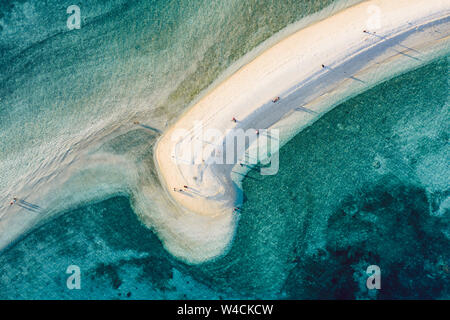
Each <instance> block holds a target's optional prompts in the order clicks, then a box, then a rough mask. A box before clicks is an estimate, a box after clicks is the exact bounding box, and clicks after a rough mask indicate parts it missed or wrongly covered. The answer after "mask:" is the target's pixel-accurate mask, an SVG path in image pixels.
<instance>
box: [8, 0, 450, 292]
mask: <svg viewBox="0 0 450 320" xmlns="http://www.w3.org/2000/svg"><path fill="white" fill-rule="evenodd" d="M353 2H356V1H331V0H330V1H329V0H314V1H287V0H286V1H272V0H264V1H260V0H259V1H237V0H236V1H233V0H229V1H212V0H198V1H191V0H189V1H188V0H185V1H176V0H172V1H169V0H164V1H126V0H115V1H80V2H79V3H78V4H79V5H80V7H81V14H82V28H81V29H80V30H73V31H67V29H66V27H65V26H66V19H67V16H68V15H67V14H66V8H67V7H68V6H69V5H71V4H73V3H72V2H71V1H68V0H67V1H66V0H62V1H61V0H48V1H26V0H18V1H12V0H7V1H2V2H1V3H0V53H1V54H0V203H2V205H1V206H0V226H1V222H2V219H3V218H4V217H3V213H4V212H6V211H2V210H3V209H5V208H6V207H5V204H6V206H8V202H9V200H10V198H11V197H12V195H17V194H19V195H20V196H26V195H27V196H30V197H33V196H35V195H36V194H39V193H41V196H44V193H45V192H44V191H47V193H46V194H45V196H46V199H47V200H48V201H52V202H51V203H52V205H54V206H55V207H56V208H67V207H69V209H68V210H65V211H61V212H54V215H53V216H52V218H53V220H51V221H49V222H48V223H46V224H44V225H42V226H40V227H39V228H38V229H36V230H34V231H33V232H31V233H28V234H26V235H24V237H23V238H21V239H19V240H18V241H16V242H15V243H13V244H12V245H11V246H10V247H8V248H7V249H4V250H3V251H1V252H0V298H2V299H14V298H20V299H36V298H44V299H77V298H93V299H99V298H104V299H139V298H145V299H184V298H187V299H201V298H203V299H205V298H208V299H209V298H211V299H220V298H292V299H308V298H401V297H405V298H418V297H419V298H443V297H444V298H446V297H447V298H448V297H449V281H448V280H449V279H448V277H449V274H448V268H449V250H450V246H449V243H448V242H449V236H450V232H449V213H448V207H449V204H448V195H449V194H448V187H449V186H448V181H449V179H448V177H449V168H448V163H449V161H448V160H449V159H448V154H449V153H448V132H449V130H448V129H449V128H448V123H449V121H448V120H449V119H448V117H449V112H448V107H449V102H448V92H449V90H448V71H449V65H448V57H447V58H442V59H440V60H437V61H435V62H434V63H432V64H430V65H428V66H425V67H423V68H421V69H418V70H416V71H413V72H410V73H408V74H405V75H403V76H400V77H398V78H396V79H393V80H390V81H388V82H386V83H384V84H381V85H379V86H377V87H376V88H373V89H371V90H369V91H368V92H366V93H364V94H362V95H360V96H358V97H355V98H353V99H351V100H349V101H347V102H346V103H344V104H342V105H341V106H339V107H338V108H336V109H335V110H334V111H332V112H330V113H329V114H327V115H326V116H324V117H323V118H322V119H321V120H319V121H318V122H317V123H315V124H314V125H313V126H312V127H310V128H309V129H307V130H305V131H303V132H302V133H300V134H299V135H298V136H297V137H296V138H295V139H293V140H292V141H291V142H289V143H288V144H287V145H286V146H285V147H284V148H283V149H282V150H281V154H280V160H281V168H280V172H279V173H278V174H277V175H275V176H266V177H262V176H260V175H258V174H256V173H250V176H249V178H247V179H246V180H245V181H244V189H245V196H246V202H245V204H244V207H243V210H242V217H241V220H240V223H239V226H238V230H237V235H236V239H235V241H234V243H233V246H232V248H231V250H230V252H229V253H228V254H227V255H226V256H224V257H222V258H220V259H218V260H216V261H214V262H209V263H205V264H202V265H199V266H189V265H186V264H184V263H182V262H180V261H178V260H176V259H174V258H173V257H172V256H170V254H169V253H167V251H166V250H164V248H163V246H162V244H161V242H160V241H159V239H158V238H157V237H156V235H155V233H153V232H152V231H151V230H149V229H148V228H147V227H146V226H144V225H143V224H142V223H141V221H140V219H139V218H142V217H139V218H138V217H137V215H136V213H135V212H133V210H132V208H131V206H130V201H131V203H132V202H133V201H132V200H133V199H132V197H130V196H129V194H130V192H129V190H128V189H127V187H122V186H121V187H120V188H117V189H114V188H113V189H112V190H111V189H108V186H105V185H104V183H102V182H103V180H101V178H102V177H106V176H111V175H113V174H114V173H115V172H116V171H120V170H123V168H122V167H115V166H114V165H115V164H114V163H113V161H112V160H111V163H110V162H108V165H110V166H111V168H109V167H108V166H106V165H105V166H104V167H103V166H101V165H100V168H94V169H92V168H91V167H90V168H89V170H90V171H87V172H83V171H80V172H81V173H80V174H79V176H87V177H91V178H92V180H94V182H93V183H94V184H95V188H96V189H95V190H94V191H95V193H96V195H97V200H98V199H101V201H97V203H96V204H92V203H91V202H90V201H88V200H86V199H84V198H83V197H82V196H79V195H78V193H77V192H74V190H79V189H80V188H81V189H83V188H85V187H86V188H87V186H85V185H84V184H83V183H85V182H86V180H81V181H82V182H83V183H81V184H80V182H77V181H78V180H77V177H78V176H77V175H76V174H74V176H75V179H73V180H71V179H68V178H67V176H64V175H62V177H63V178H61V179H60V178H59V174H61V173H64V172H67V171H68V172H72V171H71V170H73V171H74V172H78V171H77V170H81V169H80V167H83V165H84V164H85V163H84V162H82V161H81V160H79V159H82V154H91V153H95V152H97V151H98V150H100V151H101V152H104V153H105V154H107V155H108V156H109V157H111V158H114V159H116V158H115V157H122V156H123V157H125V158H126V159H127V160H128V161H130V162H132V163H133V164H135V165H136V166H140V168H143V169H142V171H140V175H141V179H144V178H145V179H146V180H145V183H146V184H147V185H152V186H155V190H156V189H158V188H159V185H158V181H157V179H156V177H155V172H154V166H153V162H152V145H153V143H154V141H155V139H156V138H157V137H158V134H159V133H158V132H159V131H163V130H164V129H165V128H166V127H167V126H168V125H169V124H170V123H172V122H173V121H174V120H175V118H176V117H177V116H178V115H179V114H180V112H182V111H183V110H184V109H185V108H186V107H187V106H188V105H189V103H191V102H192V100H193V99H195V98H196V97H197V96H198V95H199V94H200V93H201V92H202V90H205V89H206V88H208V86H210V85H211V84H212V83H213V81H215V80H216V79H217V78H218V77H220V75H221V74H222V72H224V71H225V70H226V69H227V68H228V67H230V66H232V65H233V64H234V63H236V61H238V60H239V59H241V58H242V56H243V55H245V54H246V53H247V52H249V51H251V50H252V49H253V48H255V47H256V46H258V45H259V44H261V43H262V42H263V41H264V40H266V39H268V38H269V37H271V36H272V35H273V34H274V33H276V32H277V31H279V30H281V29H283V28H284V27H286V26H287V25H288V24H289V23H292V22H295V21H298V20H299V19H301V18H303V17H306V16H309V15H311V14H313V13H315V12H317V11H319V10H320V9H322V8H324V7H326V6H327V5H331V6H330V7H329V9H328V10H327V11H326V12H324V13H322V14H321V15H320V17H325V16H327V15H329V14H330V13H331V12H333V11H336V10H338V9H340V8H343V7H345V6H348V5H350V4H351V3H353ZM136 119H139V120H140V121H141V122H142V123H143V124H144V125H145V126H143V127H138V128H133V130H129V128H128V127H127V129H125V130H124V131H121V129H120V128H121V127H125V126H126V125H128V124H130V123H132V122H133V121H134V120H136ZM149 128H150V130H149ZM83 152H84V153H83ZM130 159H131V160H130ZM77 161H80V162H77ZM130 167H131V166H130ZM75 169H77V170H75ZM119 169H120V170H119ZM142 172H144V173H145V174H142ZM128 173H129V175H130V176H132V175H133V174H134V173H135V172H134V171H133V170H131V169H130V170H129V172H128V171H127V172H125V173H124V175H125V177H124V179H123V180H127V179H129V177H128V176H127V175H126V174H128ZM142 176H144V178H142ZM64 179H67V181H68V182H64V183H63V182H60V181H65V180H64ZM130 181H131V178H130ZM133 182H134V181H133ZM140 182H141V183H142V181H140ZM130 184H131V183H130ZM48 186H55V187H54V188H53V189H47V187H48ZM119 191H120V192H119ZM155 192H156V191H155ZM36 197H37V196H36ZM55 199H56V200H55ZM58 199H63V201H62V202H63V203H58ZM35 200H36V201H37V203H38V204H39V205H41V206H44V205H43V204H42V203H41V202H42V201H43V199H40V198H39V197H37V198H36V199H35ZM86 202H88V203H86ZM44 203H45V202H44ZM52 208H53V207H50V208H47V209H49V210H50V209H52ZM61 210H62V209H61ZM56 211H57V210H56ZM23 214H24V216H23V217H24V218H28V217H30V216H32V214H33V213H31V212H25V213H23ZM6 231H7V230H6ZM71 264H76V265H78V266H80V268H81V270H82V289H81V290H73V291H70V290H68V289H67V288H66V279H67V276H68V275H67V274H66V273H65V270H66V268H67V266H68V265H71ZM369 264H377V265H379V266H380V268H381V270H382V279H383V280H382V285H383V290H381V291H380V292H378V293H377V294H375V292H367V290H366V289H365V279H366V277H367V276H366V275H365V273H364V271H365V268H366V267H367V265H369Z"/></svg>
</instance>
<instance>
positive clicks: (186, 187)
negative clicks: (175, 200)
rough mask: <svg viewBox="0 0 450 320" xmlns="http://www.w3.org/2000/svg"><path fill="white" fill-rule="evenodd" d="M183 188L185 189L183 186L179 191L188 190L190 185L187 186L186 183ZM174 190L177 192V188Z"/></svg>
mask: <svg viewBox="0 0 450 320" xmlns="http://www.w3.org/2000/svg"><path fill="white" fill-rule="evenodd" d="M183 188H184V189H181V188H180V189H178V191H179V192H183V190H187V189H188V188H189V187H188V186H186V185H184V186H183ZM173 191H174V192H177V188H173Z"/></svg>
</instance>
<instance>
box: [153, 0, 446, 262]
mask: <svg viewBox="0 0 450 320" xmlns="http://www.w3.org/2000/svg"><path fill="white" fill-rule="evenodd" d="M449 15H450V2H448V1H445V0H442V1H441V0H435V1H429V0H396V1H391V0H373V1H366V2H363V3H361V4H358V5H355V6H353V7H351V8H348V9H346V10H344V11H341V12H339V13H338V14H335V15H333V16H331V17H329V18H327V19H325V20H322V21H320V22H317V23H315V24H313V25H311V26H308V27H306V28H304V29H301V30H299V31H297V32H295V33H294V34H292V35H290V36H288V37H286V38H285V39H283V40H282V41H280V42H279V43H277V44H276V45H274V46H273V47H271V48H270V49H268V50H266V51H264V52H263V53H262V54H260V55H259V56H258V57H256V58H255V59H254V60H253V61H251V62H250V63H248V64H246V65H245V66H243V67H242V68H240V69H239V70H238V71H237V72H235V73H234V74H233V75H231V76H230V77H228V78H227V79H226V80H225V81H223V82H222V83H221V84H219V85H218V86H216V87H215V88H213V89H212V90H211V91H209V92H207V93H206V94H205V95H204V96H203V97H202V98H201V99H200V100H199V101H198V102H197V103H195V105H193V106H192V107H191V108H189V110H188V111H187V112H185V113H184V114H183V115H182V116H181V117H180V118H179V120H178V121H177V122H176V123H175V124H174V125H173V126H172V127H171V128H169V130H168V131H167V132H165V134H164V135H163V136H162V137H161V138H160V140H159V141H158V143H157V146H156V150H155V160H156V162H157V166H158V169H159V176H160V179H161V180H162V182H163V184H164V185H165V187H166V190H167V193H168V194H169V196H170V198H171V199H172V201H173V206H174V207H177V210H178V211H179V214H178V216H177V220H178V222H179V223H180V224H184V225H185V227H186V230H189V226H192V230H191V232H189V231H186V234H184V235H180V236H179V237H177V240H171V243H166V246H167V247H168V248H169V250H170V251H171V252H172V253H173V254H175V255H176V256H178V257H181V258H182V259H184V260H186V261H189V262H192V263H196V262H202V261H205V260H208V259H211V258H214V257H217V256H219V255H220V254H222V253H223V252H224V251H225V250H226V248H227V247H228V245H229V243H230V241H231V240H232V237H233V234H234V230H235V226H236V223H237V220H238V215H239V213H237V212H235V210H234V208H235V207H239V206H240V205H241V203H242V190H241V188H240V181H241V180H242V178H243V176H244V175H245V173H246V170H248V168H246V167H244V168H243V167H241V166H240V165H239V163H235V164H234V165H233V164H215V163H208V159H206V161H205V162H204V163H203V162H202V161H200V162H199V161H198V160H199V158H198V157H199V155H198V154H193V155H192V156H191V158H190V159H188V160H187V161H186V159H183V160H182V161H179V159H178V155H181V154H185V152H187V151H188V150H183V148H188V147H189V146H190V144H189V143H183V142H186V141H190V142H192V143H195V142H196V141H197V142H198V141H200V142H202V139H204V136H202V135H201V132H203V133H205V132H207V131H208V130H218V131H220V132H222V133H223V134H222V136H220V137H215V139H216V140H215V142H214V144H216V145H217V144H219V145H220V144H224V143H225V138H226V135H227V132H228V130H231V129H234V128H241V129H243V130H247V129H252V130H253V129H259V130H262V129H270V128H272V129H279V130H280V145H283V144H285V143H286V142H287V141H288V140H289V139H291V138H292V137H293V136H294V135H295V134H296V133H298V132H299V131H300V130H302V129H303V128H305V127H306V126H308V125H310V124H312V123H313V122H314V121H316V120H317V119H318V118H320V117H321V116H322V115H323V114H325V113H326V112H327V111H329V110H331V109H332V108H333V107H334V106H336V105H337V104H338V103H340V102H342V101H344V100H345V99H348V98H349V97H351V96H354V95H355V94H357V93H360V92H362V91H364V90H366V89H368V88H370V87H372V86H374V85H376V84H377V83H379V82H380V81H383V80H386V79H388V78H391V77H393V76H395V75H398V74H400V73H402V72H405V71H407V70H410V69H412V68H414V67H417V66H420V65H423V64H425V63H426V62H427V61H430V60H431V59H433V58H434V57H436V56H439V55H442V54H443V52H444V53H446V52H448V49H449V38H448V36H449V34H450V19H449V17H450V16H449ZM364 31H365V32H364ZM322 65H323V66H322ZM275 97H280V100H279V101H277V102H276V103H273V102H272V99H274V98H275ZM233 118H235V119H236V120H237V121H236V122H234V121H231V120H232V119H233ZM199 122H200V123H201V126H200V127H199V126H198V123H199ZM196 126H197V127H196ZM179 130H186V134H185V135H184V136H179V135H177V133H178V132H180V131H179ZM218 141H219V142H218ZM203 142H204V141H203ZM209 144H210V142H206V143H203V147H204V148H208V147H210V146H209ZM176 160H178V161H176ZM234 172H238V174H235V173H234ZM239 173H240V174H239ZM184 186H188V188H187V189H185V188H184ZM174 188H175V190H174ZM180 189H182V190H183V191H180ZM215 235H217V236H215ZM203 236H204V238H202V237H203ZM163 239H164V236H163ZM177 241H179V243H176V242H177ZM186 248H189V249H188V250H187V249H186Z"/></svg>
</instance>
